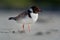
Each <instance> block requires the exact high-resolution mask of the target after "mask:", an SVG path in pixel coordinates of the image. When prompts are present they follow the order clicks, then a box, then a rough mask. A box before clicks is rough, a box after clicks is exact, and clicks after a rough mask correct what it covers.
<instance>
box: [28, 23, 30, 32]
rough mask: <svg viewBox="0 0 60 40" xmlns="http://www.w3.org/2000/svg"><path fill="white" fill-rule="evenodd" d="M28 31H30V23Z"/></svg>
mask: <svg viewBox="0 0 60 40" xmlns="http://www.w3.org/2000/svg"><path fill="white" fill-rule="evenodd" d="M28 31H29V32H30V24H28Z"/></svg>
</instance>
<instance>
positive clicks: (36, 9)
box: [31, 6, 42, 13]
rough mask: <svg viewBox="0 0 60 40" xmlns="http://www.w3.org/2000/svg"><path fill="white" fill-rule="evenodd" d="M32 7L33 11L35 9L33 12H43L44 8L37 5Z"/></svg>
mask: <svg viewBox="0 0 60 40" xmlns="http://www.w3.org/2000/svg"><path fill="white" fill-rule="evenodd" d="M31 9H32V10H31V11H33V13H38V12H42V10H41V9H40V8H39V7H37V6H32V7H31Z"/></svg>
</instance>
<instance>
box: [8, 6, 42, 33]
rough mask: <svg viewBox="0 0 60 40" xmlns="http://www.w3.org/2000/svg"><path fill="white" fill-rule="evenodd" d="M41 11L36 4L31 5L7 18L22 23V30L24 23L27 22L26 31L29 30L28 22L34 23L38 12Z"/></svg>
mask: <svg viewBox="0 0 60 40" xmlns="http://www.w3.org/2000/svg"><path fill="white" fill-rule="evenodd" d="M39 12H41V9H39V7H37V6H31V7H30V8H29V9H28V10H26V11H23V12H22V13H20V14H19V15H17V16H15V17H10V18H9V20H15V21H18V22H19V23H22V30H23V31H25V30H24V25H25V24H28V31H29V32H30V24H31V23H35V22H36V21H37V19H38V14H39Z"/></svg>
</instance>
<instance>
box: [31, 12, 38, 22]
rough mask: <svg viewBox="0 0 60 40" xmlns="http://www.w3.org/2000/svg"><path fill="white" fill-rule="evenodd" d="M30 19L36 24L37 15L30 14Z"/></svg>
mask: <svg viewBox="0 0 60 40" xmlns="http://www.w3.org/2000/svg"><path fill="white" fill-rule="evenodd" d="M31 17H32V19H33V22H36V21H37V19H38V13H36V14H35V13H31Z"/></svg>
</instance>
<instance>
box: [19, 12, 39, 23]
mask: <svg viewBox="0 0 60 40" xmlns="http://www.w3.org/2000/svg"><path fill="white" fill-rule="evenodd" d="M31 17H32V18H29V17H28V16H26V17H25V18H22V19H20V20H18V23H21V24H22V23H24V24H28V23H30V24H31V23H35V22H36V21H37V19H38V14H33V13H31Z"/></svg>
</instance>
